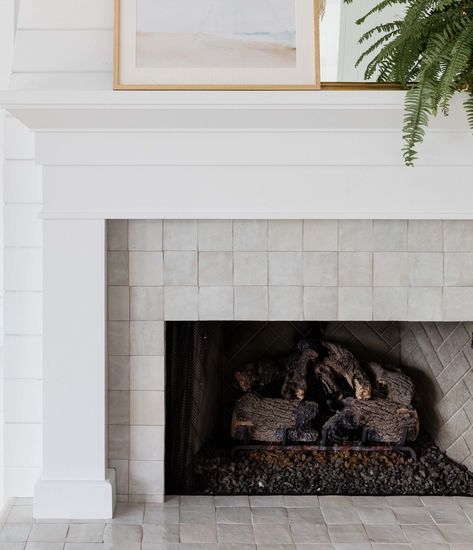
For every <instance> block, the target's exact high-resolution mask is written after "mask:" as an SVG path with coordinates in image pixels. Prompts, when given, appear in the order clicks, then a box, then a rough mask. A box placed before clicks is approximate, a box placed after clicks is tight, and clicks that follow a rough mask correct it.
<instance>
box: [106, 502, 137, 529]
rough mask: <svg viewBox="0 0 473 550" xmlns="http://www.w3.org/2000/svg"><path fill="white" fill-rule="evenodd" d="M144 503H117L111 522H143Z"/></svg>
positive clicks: (130, 523)
mask: <svg viewBox="0 0 473 550" xmlns="http://www.w3.org/2000/svg"><path fill="white" fill-rule="evenodd" d="M144 509H145V507H144V504H127V503H118V504H117V506H116V508H115V513H114V515H113V520H112V522H113V523H122V524H129V525H132V524H135V523H142V522H143V514H144Z"/></svg>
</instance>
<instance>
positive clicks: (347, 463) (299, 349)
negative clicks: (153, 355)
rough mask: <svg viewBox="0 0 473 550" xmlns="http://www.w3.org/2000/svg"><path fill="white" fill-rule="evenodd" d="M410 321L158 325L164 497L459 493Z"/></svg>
mask: <svg viewBox="0 0 473 550" xmlns="http://www.w3.org/2000/svg"><path fill="white" fill-rule="evenodd" d="M411 325H414V323H398V322H369V323H362V322H345V323H341V322H275V321H272V322H250V321H206V322H205V321H194V322H167V323H166V445H165V451H166V456H165V489H166V493H167V494H353V495H378V494H385V495H397V494H443V495H447V494H455V495H473V474H472V473H470V471H469V470H468V469H467V468H466V466H465V465H462V464H459V462H462V460H460V459H458V458H457V456H455V454H453V453H449V454H450V457H451V458H449V457H448V456H447V455H446V454H445V453H444V452H443V451H442V450H441V449H440V448H439V446H437V445H436V443H434V441H435V442H437V443H438V441H439V440H440V442H441V443H444V447H446V448H444V449H443V450H448V449H449V448H450V447H449V446H448V441H447V438H448V437H449V436H448V435H445V434H444V433H443V432H442V430H444V425H445V423H446V422H448V419H446V416H447V414H450V413H447V412H446V411H445V410H444V409H445V406H443V405H442V401H443V398H444V397H445V396H444V393H445V388H442V389H441V388H440V386H439V382H438V380H437V379H436V378H435V376H433V375H432V370H431V368H430V367H431V366H430V367H429V365H426V364H425V358H424V357H423V360H424V361H421V360H420V359H419V357H418V356H417V355H416V349H417V348H416V346H415V345H414V342H413V341H412V336H413V334H414V336H415V332H416V331H418V325H420V324H419V323H416V324H415V325H416V327H415V328H414V327H413V326H411ZM445 325H446V324H445ZM452 325H453V324H452ZM425 328H426V327H424V329H425ZM450 328H451V329H452V330H453V328H454V327H453V326H452V327H450ZM426 330H427V333H428V332H429V330H430V329H429V328H428V327H427V329H426ZM441 332H444V335H445V336H446V338H447V339H448V330H447V328H446V327H445V328H444V330H443V331H439V334H441ZM417 337H419V334H417ZM416 343H417V340H416ZM465 345H466V346H467V347H469V342H465ZM432 361H433V358H432ZM442 384H443V383H442ZM447 393H448V392H447ZM450 408H451V407H450ZM444 431H445V430H444ZM452 446H453V445H452ZM452 458H456V459H457V461H455V460H452Z"/></svg>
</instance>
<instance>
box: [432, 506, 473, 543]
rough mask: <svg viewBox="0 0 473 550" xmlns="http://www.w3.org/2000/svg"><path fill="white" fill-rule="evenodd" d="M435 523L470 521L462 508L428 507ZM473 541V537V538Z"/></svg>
mask: <svg viewBox="0 0 473 550" xmlns="http://www.w3.org/2000/svg"><path fill="white" fill-rule="evenodd" d="M428 510H429V512H430V515H431V516H432V517H433V519H434V521H435V523H437V524H440V523H441V524H446V525H462V524H469V523H470V521H469V519H468V518H467V516H466V515H465V513H464V512H463V510H461V509H457V508H428ZM472 542H473V539H472Z"/></svg>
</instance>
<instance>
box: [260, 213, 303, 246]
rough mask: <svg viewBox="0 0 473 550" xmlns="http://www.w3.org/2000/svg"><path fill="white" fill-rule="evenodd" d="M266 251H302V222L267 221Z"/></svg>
mask: <svg viewBox="0 0 473 550" xmlns="http://www.w3.org/2000/svg"><path fill="white" fill-rule="evenodd" d="M268 250H281V251H283V250H285V251H291V250H292V251H294V250H302V221H301V220H269V221H268Z"/></svg>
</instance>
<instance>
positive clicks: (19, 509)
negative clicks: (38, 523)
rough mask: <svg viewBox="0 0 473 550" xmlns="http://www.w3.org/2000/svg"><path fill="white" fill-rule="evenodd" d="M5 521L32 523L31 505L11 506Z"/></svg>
mask: <svg viewBox="0 0 473 550" xmlns="http://www.w3.org/2000/svg"><path fill="white" fill-rule="evenodd" d="M7 523H33V506H31V505H28V506H12V508H11V510H10V513H9V514H8V518H7Z"/></svg>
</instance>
